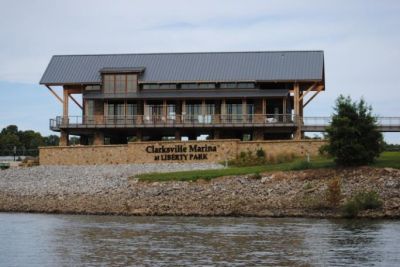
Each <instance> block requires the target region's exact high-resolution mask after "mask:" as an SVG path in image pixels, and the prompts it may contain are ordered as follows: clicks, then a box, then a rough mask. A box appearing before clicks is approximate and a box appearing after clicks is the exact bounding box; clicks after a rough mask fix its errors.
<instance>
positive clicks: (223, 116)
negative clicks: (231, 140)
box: [221, 98, 226, 123]
mask: <svg viewBox="0 0 400 267" xmlns="http://www.w3.org/2000/svg"><path fill="white" fill-rule="evenodd" d="M225 115H226V100H225V98H224V99H222V102H221V122H222V123H224V122H225V121H226V116H225Z"/></svg>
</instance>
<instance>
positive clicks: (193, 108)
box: [185, 104, 201, 122]
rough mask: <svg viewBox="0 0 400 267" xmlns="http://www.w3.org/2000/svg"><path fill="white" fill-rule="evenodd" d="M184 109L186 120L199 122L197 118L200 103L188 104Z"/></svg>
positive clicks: (198, 116) (199, 113)
mask: <svg viewBox="0 0 400 267" xmlns="http://www.w3.org/2000/svg"><path fill="white" fill-rule="evenodd" d="M185 110H186V119H187V120H188V121H191V122H199V118H200V120H201V104H188V105H186V107H185Z"/></svg>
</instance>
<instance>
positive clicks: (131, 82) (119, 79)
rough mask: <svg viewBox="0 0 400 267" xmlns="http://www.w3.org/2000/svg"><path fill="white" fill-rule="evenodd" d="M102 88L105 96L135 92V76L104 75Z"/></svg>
mask: <svg viewBox="0 0 400 267" xmlns="http://www.w3.org/2000/svg"><path fill="white" fill-rule="evenodd" d="M103 88H104V93H105V94H114V93H115V94H124V93H134V92H136V91H137V75H136V74H116V75H111V74H105V75H104V76H103Z"/></svg>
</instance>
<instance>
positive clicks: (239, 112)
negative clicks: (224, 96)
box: [226, 103, 243, 122]
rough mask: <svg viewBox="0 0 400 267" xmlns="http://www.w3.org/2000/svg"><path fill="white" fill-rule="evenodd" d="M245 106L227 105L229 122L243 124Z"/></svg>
mask: <svg viewBox="0 0 400 267" xmlns="http://www.w3.org/2000/svg"><path fill="white" fill-rule="evenodd" d="M242 107H243V105H242V104H241V103H239V104H226V115H227V118H226V119H227V121H228V122H241V121H242V117H243V109H242Z"/></svg>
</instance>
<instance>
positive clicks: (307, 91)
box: [299, 83, 317, 101]
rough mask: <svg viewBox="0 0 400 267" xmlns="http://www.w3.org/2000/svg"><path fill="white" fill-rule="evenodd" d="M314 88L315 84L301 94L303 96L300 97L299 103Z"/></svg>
mask: <svg viewBox="0 0 400 267" xmlns="http://www.w3.org/2000/svg"><path fill="white" fill-rule="evenodd" d="M316 86H317V83H314V84H313V85H311V86H310V87H309V88H308V89H307V90H306V91H305V92H303V94H302V95H301V96H300V99H299V101H301V100H303V98H304V97H305V96H306V95H307V94H308V93H309V92H310V91H311V90H313V89H314V88H315V87H316Z"/></svg>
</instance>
